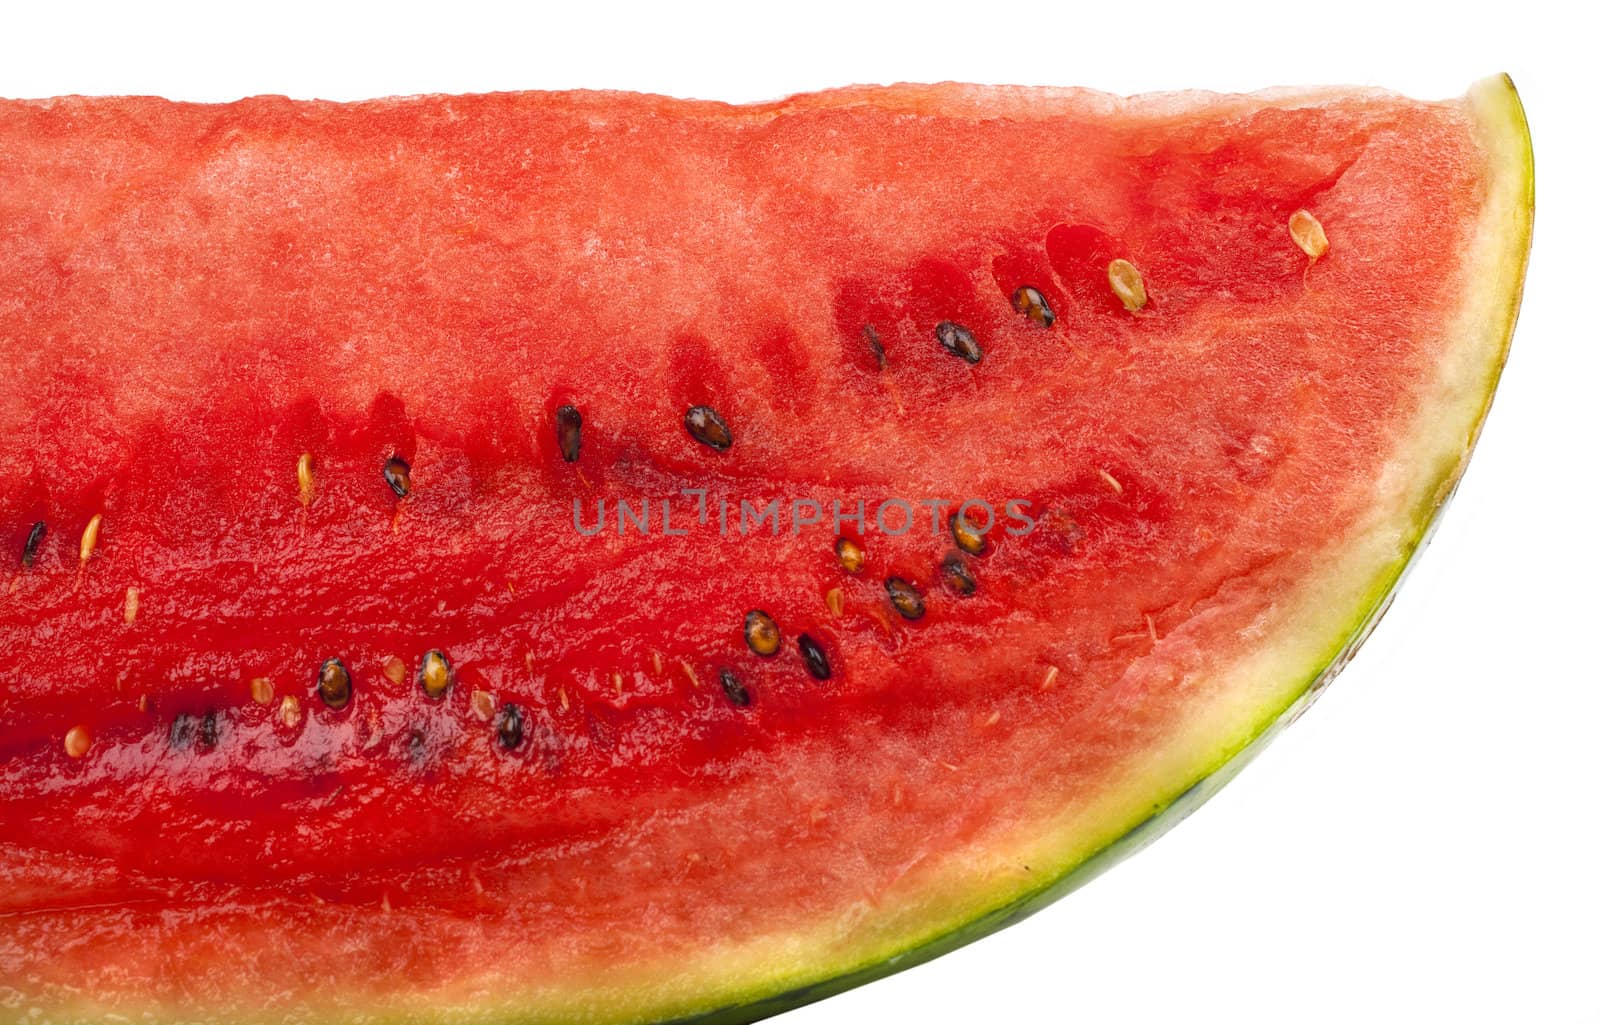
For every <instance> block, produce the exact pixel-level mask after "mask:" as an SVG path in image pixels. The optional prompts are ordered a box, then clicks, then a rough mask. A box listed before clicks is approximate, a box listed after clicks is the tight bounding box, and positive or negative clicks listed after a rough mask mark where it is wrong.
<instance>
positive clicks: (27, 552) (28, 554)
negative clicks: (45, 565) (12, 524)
mask: <svg viewBox="0 0 1600 1025" xmlns="http://www.w3.org/2000/svg"><path fill="white" fill-rule="evenodd" d="M44 532H45V525H44V520H40V521H39V522H38V523H35V524H34V525H33V529H32V530H30V531H28V540H26V541H24V542H23V543H22V568H23V569H28V568H30V567H31V566H32V565H33V560H35V559H37V558H38V557H39V545H41V544H43V543H44Z"/></svg>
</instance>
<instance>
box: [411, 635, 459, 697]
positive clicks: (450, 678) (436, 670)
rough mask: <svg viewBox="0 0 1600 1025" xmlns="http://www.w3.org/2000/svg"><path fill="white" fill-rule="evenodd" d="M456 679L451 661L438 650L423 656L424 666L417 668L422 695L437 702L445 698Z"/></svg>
mask: <svg viewBox="0 0 1600 1025" xmlns="http://www.w3.org/2000/svg"><path fill="white" fill-rule="evenodd" d="M455 678H456V674H455V670H454V669H452V668H451V666H450V660H449V659H448V658H446V657H445V654H444V652H442V651H440V650H439V649H438V648H434V649H433V650H431V651H429V652H428V653H427V654H426V655H424V656H422V664H421V665H419V666H417V683H418V684H419V685H420V686H421V687H422V693H424V694H426V695H428V697H430V698H432V699H433V700H435V701H438V700H439V699H440V698H442V697H444V696H445V692H446V691H448V690H449V689H450V685H451V684H452V683H454V682H455Z"/></svg>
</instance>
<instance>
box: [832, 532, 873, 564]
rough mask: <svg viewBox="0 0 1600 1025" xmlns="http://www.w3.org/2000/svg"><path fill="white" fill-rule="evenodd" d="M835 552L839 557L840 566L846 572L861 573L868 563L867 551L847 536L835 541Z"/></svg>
mask: <svg viewBox="0 0 1600 1025" xmlns="http://www.w3.org/2000/svg"><path fill="white" fill-rule="evenodd" d="M833 554H835V555H837V556H838V557H839V568H841V569H843V570H844V571H845V572H846V573H860V572H861V567H862V566H865V565H866V564H867V553H866V552H865V551H864V550H863V549H862V547H861V546H860V545H858V544H856V543H855V542H854V541H852V540H850V539H849V538H847V537H841V538H840V539H839V540H837V541H835V542H834V543H833Z"/></svg>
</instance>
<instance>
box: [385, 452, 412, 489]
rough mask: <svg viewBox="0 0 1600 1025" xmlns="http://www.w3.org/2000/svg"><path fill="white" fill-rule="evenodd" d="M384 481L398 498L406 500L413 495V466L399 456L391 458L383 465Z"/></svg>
mask: <svg viewBox="0 0 1600 1025" xmlns="http://www.w3.org/2000/svg"><path fill="white" fill-rule="evenodd" d="M383 479H384V480H385V481H387V482H388V484H389V490H390V491H393V492H394V493H395V495H396V497H398V498H404V497H406V496H407V495H409V494H411V464H410V463H408V462H406V461H405V460H404V459H401V458H400V457H399V456H390V457H389V461H388V462H386V463H384V464H383Z"/></svg>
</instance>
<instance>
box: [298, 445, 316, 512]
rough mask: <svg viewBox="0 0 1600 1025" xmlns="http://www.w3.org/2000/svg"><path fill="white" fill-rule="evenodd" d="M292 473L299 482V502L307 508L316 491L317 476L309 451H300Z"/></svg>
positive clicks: (309, 506)
mask: <svg viewBox="0 0 1600 1025" xmlns="http://www.w3.org/2000/svg"><path fill="white" fill-rule="evenodd" d="M294 475H295V479H296V480H297V481H298V482H299V484H300V504H301V505H302V506H304V507H305V508H307V509H309V508H311V500H312V499H313V498H315V497H316V493H317V478H316V475H315V467H314V466H313V465H312V462H311V453H310V452H302V453H300V459H299V460H298V461H297V462H296V463H295V464H294Z"/></svg>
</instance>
